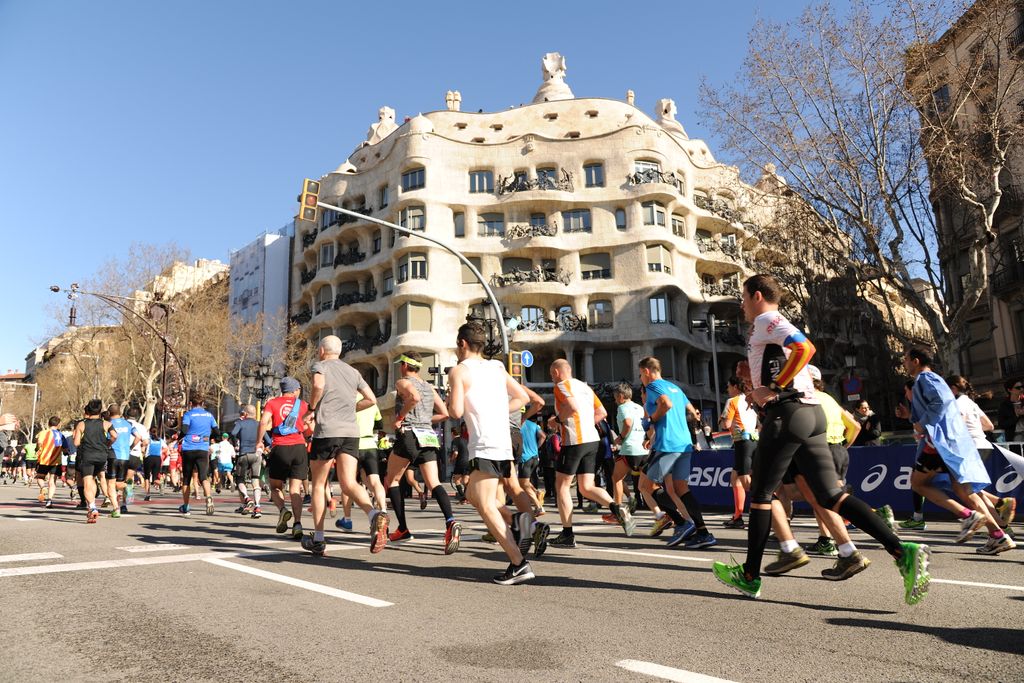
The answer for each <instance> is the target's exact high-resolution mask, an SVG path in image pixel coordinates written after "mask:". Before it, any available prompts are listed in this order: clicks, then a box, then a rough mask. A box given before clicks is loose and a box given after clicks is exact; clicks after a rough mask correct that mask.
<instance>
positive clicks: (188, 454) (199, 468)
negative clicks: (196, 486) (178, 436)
mask: <svg viewBox="0 0 1024 683" xmlns="http://www.w3.org/2000/svg"><path fill="white" fill-rule="evenodd" d="M193 472H198V473H199V481H205V480H207V479H209V478H210V452H209V451H182V452H181V476H182V477H183V478H184V481H185V483H186V484H189V483H191V481H192V473H193Z"/></svg>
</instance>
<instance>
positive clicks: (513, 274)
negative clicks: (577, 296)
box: [491, 267, 570, 287]
mask: <svg viewBox="0 0 1024 683" xmlns="http://www.w3.org/2000/svg"><path fill="white" fill-rule="evenodd" d="M569 279H570V278H569V272H568V271H566V270H563V269H561V268H560V269H558V270H557V271H554V270H545V269H543V268H540V267H536V268H533V269H531V270H522V269H519V268H516V269H514V270H511V271H509V272H507V273H495V274H494V275H492V276H491V286H492V287H508V286H510V285H522V284H526V283H528V282H560V283H562V284H563V285H566V286H568V285H569Z"/></svg>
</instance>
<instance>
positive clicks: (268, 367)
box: [245, 358, 278, 420]
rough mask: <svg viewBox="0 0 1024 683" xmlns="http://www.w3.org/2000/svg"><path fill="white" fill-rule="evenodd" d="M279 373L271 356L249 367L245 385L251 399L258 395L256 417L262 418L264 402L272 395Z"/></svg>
mask: <svg viewBox="0 0 1024 683" xmlns="http://www.w3.org/2000/svg"><path fill="white" fill-rule="evenodd" d="M277 381H278V374H277V373H276V372H274V366H273V363H272V362H271V360H270V359H269V358H261V359H260V360H258V361H256V362H255V363H253V364H252V365H251V366H250V367H249V372H248V373H246V375H245V386H246V388H247V389H248V390H249V398H250V400H251V399H252V397H253V396H254V395H255V396H256V399H257V400H256V419H257V420H258V419H259V418H260V413H261V411H262V410H263V404H264V402H265V401H266V400H267V398H268V397H269V396H270V394H271V391H272V389H271V388H272V387H273V386H274V383H275V382H277Z"/></svg>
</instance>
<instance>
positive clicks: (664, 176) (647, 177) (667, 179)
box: [626, 168, 683, 192]
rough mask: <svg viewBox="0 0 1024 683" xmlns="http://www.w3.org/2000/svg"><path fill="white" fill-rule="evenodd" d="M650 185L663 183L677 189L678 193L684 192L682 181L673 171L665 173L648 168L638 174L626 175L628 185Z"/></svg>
mask: <svg viewBox="0 0 1024 683" xmlns="http://www.w3.org/2000/svg"><path fill="white" fill-rule="evenodd" d="M648 183H662V184H664V185H671V186H672V187H674V188H676V190H677V191H678V192H682V191H683V183H682V181H681V180H680V179H679V178H677V177H676V174H675V173H672V172H671V171H670V172H668V173H663V172H662V171H659V170H658V169H656V168H648V169H644V170H643V171H637V172H636V173H630V174H628V175H626V184H627V185H631V186H633V185H646V184H648Z"/></svg>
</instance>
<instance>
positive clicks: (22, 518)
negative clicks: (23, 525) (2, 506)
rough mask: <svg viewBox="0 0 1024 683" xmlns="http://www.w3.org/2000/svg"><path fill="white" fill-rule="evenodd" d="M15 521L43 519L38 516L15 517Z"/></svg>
mask: <svg viewBox="0 0 1024 683" xmlns="http://www.w3.org/2000/svg"><path fill="white" fill-rule="evenodd" d="M14 521H15V522H41V521H43V520H41V519H39V518H38V517H15V518H14Z"/></svg>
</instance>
